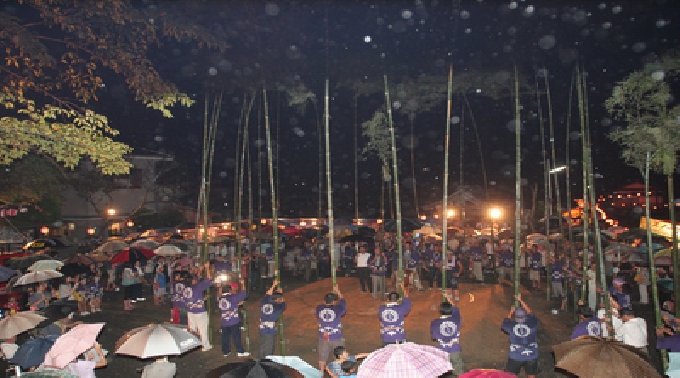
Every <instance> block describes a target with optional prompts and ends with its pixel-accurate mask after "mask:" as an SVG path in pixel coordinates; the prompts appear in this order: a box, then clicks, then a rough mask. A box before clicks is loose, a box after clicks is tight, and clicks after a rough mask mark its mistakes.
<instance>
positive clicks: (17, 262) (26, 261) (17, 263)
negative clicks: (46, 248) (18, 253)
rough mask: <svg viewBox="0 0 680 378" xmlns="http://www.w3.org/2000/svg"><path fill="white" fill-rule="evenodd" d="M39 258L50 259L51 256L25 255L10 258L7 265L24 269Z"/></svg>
mask: <svg viewBox="0 0 680 378" xmlns="http://www.w3.org/2000/svg"><path fill="white" fill-rule="evenodd" d="M40 260H52V258H51V257H50V256H48V255H31V256H25V257H21V258H17V259H11V260H10V263H9V266H10V268H12V269H26V268H28V267H29V266H31V265H33V263H35V262H36V261H40Z"/></svg>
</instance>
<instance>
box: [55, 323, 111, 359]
mask: <svg viewBox="0 0 680 378" xmlns="http://www.w3.org/2000/svg"><path fill="white" fill-rule="evenodd" d="M102 327H104V323H94V324H78V325H77V326H75V327H73V328H71V330H70V331H68V332H66V333H65V334H63V335H61V336H59V338H58V339H57V341H56V342H55V343H54V345H52V348H51V349H50V350H49V351H48V352H47V354H46V355H45V362H44V364H45V366H53V367H56V368H59V369H63V368H64V366H66V365H68V364H69V362H71V361H73V360H75V359H76V358H78V356H79V355H81V354H82V353H83V352H85V351H87V350H88V349H90V348H92V346H93V345H94V343H95V341H96V340H97V335H99V332H100V331H101V330H102Z"/></svg>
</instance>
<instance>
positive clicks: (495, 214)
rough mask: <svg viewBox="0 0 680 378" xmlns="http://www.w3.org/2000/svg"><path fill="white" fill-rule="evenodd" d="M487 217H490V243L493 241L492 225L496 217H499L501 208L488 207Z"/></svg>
mask: <svg viewBox="0 0 680 378" xmlns="http://www.w3.org/2000/svg"><path fill="white" fill-rule="evenodd" d="M488 215H489V219H491V245H493V243H494V235H493V226H494V223H495V222H496V220H497V219H500V217H501V215H502V213H501V209H499V208H497V207H492V208H489V210H488Z"/></svg>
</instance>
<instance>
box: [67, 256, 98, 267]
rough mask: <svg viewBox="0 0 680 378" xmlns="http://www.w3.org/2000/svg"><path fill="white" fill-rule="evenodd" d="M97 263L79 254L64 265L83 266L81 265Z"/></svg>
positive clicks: (68, 259)
mask: <svg viewBox="0 0 680 378" xmlns="http://www.w3.org/2000/svg"><path fill="white" fill-rule="evenodd" d="M94 263H95V261H94V260H92V258H91V257H89V256H85V255H83V254H80V253H77V254H75V255H73V256H71V257H69V258H67V259H66V260H64V264H81V265H90V264H94Z"/></svg>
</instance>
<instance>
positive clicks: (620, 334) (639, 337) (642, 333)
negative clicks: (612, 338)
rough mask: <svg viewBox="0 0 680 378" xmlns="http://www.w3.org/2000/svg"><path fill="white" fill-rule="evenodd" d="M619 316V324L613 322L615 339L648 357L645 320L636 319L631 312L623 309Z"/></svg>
mask: <svg viewBox="0 0 680 378" xmlns="http://www.w3.org/2000/svg"><path fill="white" fill-rule="evenodd" d="M619 314H620V315H621V322H620V323H617V322H614V331H615V332H616V339H617V340H619V341H621V342H623V343H624V344H626V345H630V346H632V347H633V348H636V349H638V350H640V352H642V353H644V354H646V355H649V352H648V351H647V343H648V341H647V322H646V321H645V319H643V318H638V317H636V316H635V313H634V312H633V310H631V309H629V308H625V307H624V308H621V310H620V311H619Z"/></svg>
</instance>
